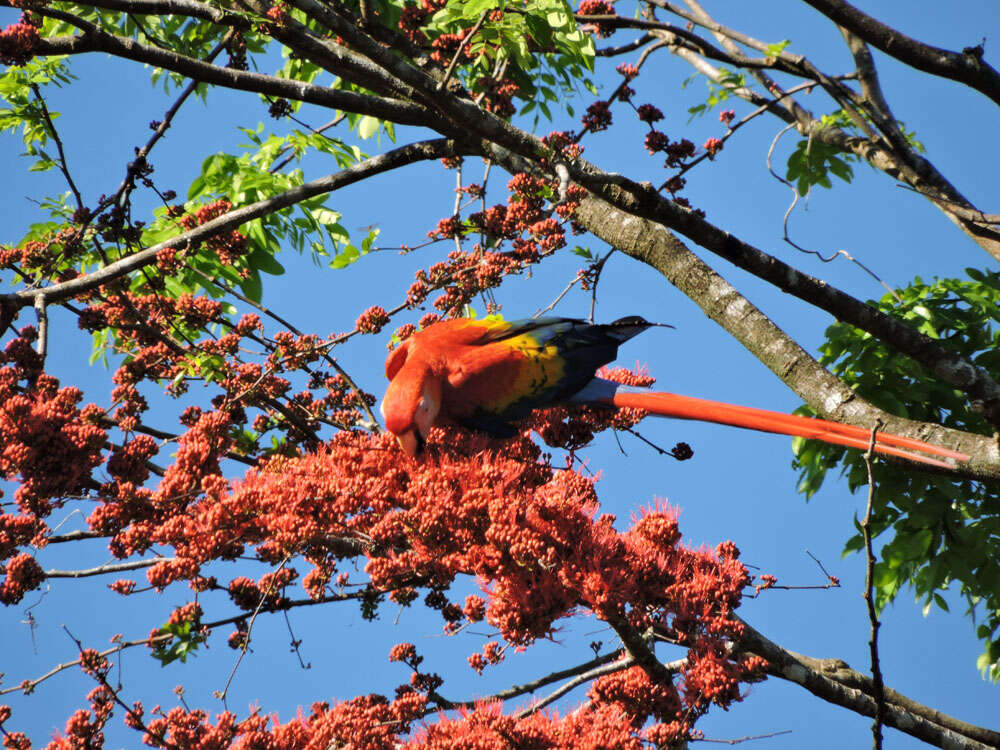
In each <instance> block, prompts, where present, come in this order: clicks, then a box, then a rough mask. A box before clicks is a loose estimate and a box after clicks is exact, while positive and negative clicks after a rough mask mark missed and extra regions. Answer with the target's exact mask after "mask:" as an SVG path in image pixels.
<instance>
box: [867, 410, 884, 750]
mask: <svg viewBox="0 0 1000 750" xmlns="http://www.w3.org/2000/svg"><path fill="white" fill-rule="evenodd" d="M880 426H881V425H880V423H878V422H876V423H875V426H874V427H872V432H871V437H870V438H869V440H868V450H867V451H865V453H864V459H865V468H866V469H867V471H868V503H867V505H866V507H865V517H864V519H863V520H862V521H861V533H862V534H863V535H864V538H865V594H864V597H865V605H866V607H867V609H868V623H869V626H870V631H869V639H868V648H869V651H870V652H871V659H872V693H873V696H872V697H873V698H874V699H875V721H873V722H872V747H873V750H882V725H883V724H884V723H885V685H884V684H883V682H882V668H881V667H880V666H879V658H878V631H879V628H880V627H881V626H882V623H881V622H879V619H878V612H877V611H876V610H875V595H874V588H875V552H874V551H873V550H872V504H873V503H874V500H875V478H874V476H873V475H872V461H873V456H874V455H875V439H876V437H877V436H878V430H879V427H880Z"/></svg>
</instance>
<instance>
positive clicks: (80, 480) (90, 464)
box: [0, 327, 107, 547]
mask: <svg viewBox="0 0 1000 750" xmlns="http://www.w3.org/2000/svg"><path fill="white" fill-rule="evenodd" d="M35 336H36V334H35V331H34V329H33V328H31V327H25V328H23V329H22V330H21V333H20V336H19V337H18V338H15V339H13V340H12V341H11V342H10V343H9V344H8V345H7V347H6V349H5V350H4V352H2V353H0V364H3V365H5V366H3V367H0V477H3V478H4V479H15V478H19V479H20V484H21V486H20V487H18V489H17V492H16V493H15V495H14V497H15V498H16V500H17V502H18V505H19V507H20V508H21V510H22V511H25V512H30V513H32V514H33V515H35V516H36V517H45V516H47V515H48V514H49V513H50V512H51V509H52V506H51V504H50V503H49V500H50V499H51V498H60V497H61V496H63V495H71V494H81V493H83V492H85V491H87V490H89V489H90V488H91V486H92V485H91V481H90V475H91V471H92V470H93V469H94V467H96V466H98V465H100V463H101V462H102V460H103V457H102V455H101V449H102V448H103V447H104V441H105V440H107V434H106V433H105V431H104V430H102V429H101V428H100V427H97V426H95V425H94V424H93V421H94V419H95V417H96V416H98V415H99V414H100V409H98V408H97V407H96V406H93V405H90V406H87V407H85V408H84V409H83V410H80V409H79V408H78V407H77V405H78V404H79V403H80V401H81V399H82V398H83V394H82V393H81V392H80V389H78V388H74V387H66V388H60V387H59V381H58V380H56V379H55V378H53V377H52V376H50V375H45V374H42V373H41V372H40V370H39V367H40V364H41V362H40V359H39V358H38V355H37V354H35V352H34V350H33V349H32V348H31V343H30V342H31V341H32V340H33V339H34V338H35ZM2 546H4V545H3V544H2V537H0V547H2Z"/></svg>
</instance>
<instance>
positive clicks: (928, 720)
mask: <svg viewBox="0 0 1000 750" xmlns="http://www.w3.org/2000/svg"><path fill="white" fill-rule="evenodd" d="M744 625H746V623H744ZM739 648H740V649H741V650H743V651H745V652H748V653H752V654H756V655H758V656H761V657H763V658H764V659H766V660H767V662H768V666H767V671H768V674H770V675H773V676H774V677H780V678H781V679H783V680H788V681H789V682H794V683H795V684H797V685H801V686H802V687H804V688H805V689H806V690H808V691H809V692H810V693H812V694H813V695H815V696H817V697H819V698H822V699H823V700H825V701H827V702H829V703H833V704H835V705H838V706H842V707H843V708H847V709H849V710H851V711H854V712H855V713H859V714H862V715H863V716H869V717H874V716H875V712H876V701H875V698H874V697H873V696H874V686H873V684H872V681H871V678H870V677H868V676H867V675H864V674H861V673H860V672H856V671H854V670H853V669H851V668H850V667H849V666H848V665H847V663H846V662H844V661H842V660H840V659H814V658H811V657H808V656H803V655H802V654H797V653H795V652H794V651H789V650H787V649H785V648H783V647H781V646H779V645H778V644H777V643H774V642H773V641H771V640H769V639H768V638H766V637H765V636H763V635H762V634H761V633H759V632H757V631H756V630H754V629H753V628H752V627H750V626H749V625H746V630H745V632H744V636H743V638H742V639H741V640H740V643H739ZM885 700H886V706H885V709H886V710H885V724H886V726H890V727H894V728H895V729H898V730H899V731H901V732H904V733H906V734H908V735H910V736H911V737H916V738H917V739H920V740H922V741H924V742H927V743H929V744H931V745H935V746H937V747H945V748H963V749H966V748H967V749H968V750H989V748H996V747H1000V732H995V731H993V730H990V729H986V728H984V727H979V726H976V725H975V724H969V723H968V722H965V721H962V720H960V719H956V718H954V717H952V716H948V715H947V714H944V713H942V712H940V711H938V710H936V709H933V708H931V707H930V706H925V705H923V704H922V703H918V702H917V701H914V700H912V699H910V698H907V697H906V696H905V695H901V694H900V693H897V692H896V691H895V690H893V689H892V688H888V687H887V688H885Z"/></svg>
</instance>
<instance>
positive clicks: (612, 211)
mask: <svg viewBox="0 0 1000 750" xmlns="http://www.w3.org/2000/svg"><path fill="white" fill-rule="evenodd" d="M630 213H632V212H628V213H626V212H625V211H623V210H622V209H619V208H616V207H614V206H611V205H610V204H608V203H607V202H605V201H603V200H600V199H598V198H595V197H588V198H586V199H585V200H584V201H583V202H582V203H581V205H580V207H579V208H578V209H577V212H576V214H575V216H574V218H575V219H576V220H577V221H578V222H580V223H581V224H582V225H583V226H585V227H586V228H587V229H588V230H589V231H590V232H592V233H594V234H595V235H597V236H598V237H600V238H601V239H603V240H604V241H605V242H608V243H609V244H611V245H613V246H615V247H617V248H619V249H620V250H622V252H624V253H626V254H627V255H629V256H631V257H633V258H635V259H636V260H640V261H642V262H643V263H646V264H647V265H649V266H652V267H653V268H655V269H656V270H658V271H659V272H660V273H662V274H663V275H664V276H665V277H666V278H667V279H668V281H670V283H672V284H673V285H674V286H676V287H677V288H678V289H679V290H680V291H681V292H683V293H684V294H686V295H687V296H688V297H690V298H691V299H692V300H693V301H694V302H695V303H696V304H697V305H698V306H699V307H701V308H702V310H703V311H704V312H705V314H706V315H708V317H710V318H711V319H712V320H714V321H715V322H717V323H718V324H719V325H721V326H722V327H723V328H724V329H725V330H727V331H728V332H729V333H730V334H732V335H733V336H734V337H735V338H736V339H737V340H738V341H739V342H740V343H741V344H743V345H744V346H745V347H746V348H747V349H748V350H749V351H750V352H751V353H752V354H753V355H754V356H756V357H757V358H758V359H759V360H760V361H761V362H762V363H763V364H764V365H766V366H767V367H768V368H769V369H770V370H771V371H772V372H774V373H775V374H776V375H777V376H778V377H779V378H780V379H781V380H782V381H784V382H785V383H786V384H787V385H788V386H789V387H790V388H791V389H792V390H793V391H795V392H796V393H797V394H798V395H799V396H800V397H801V398H802V399H803V400H804V401H805V402H806V403H808V404H809V405H810V406H812V407H813V408H815V409H816V410H817V411H818V412H820V413H821V414H822V415H824V416H826V417H828V418H831V419H835V420H838V421H843V422H847V423H849V424H856V425H859V426H870V425H871V424H873V423H874V422H875V421H876V420H877V419H882V420H883V421H884V422H885V423H886V425H887V426H888V429H889V430H890V431H891V432H895V433H897V434H903V435H910V436H912V437H918V438H920V439H923V440H928V441H930V442H934V443H939V444H941V445H948V446H950V447H953V448H956V449H958V450H962V451H963V452H965V453H969V454H970V455H972V456H973V459H972V461H970V462H969V464H967V465H963V466H961V467H959V468H958V469H957V470H958V472H959V473H965V472H968V473H969V475H970V476H975V477H978V478H990V479H996V478H1000V451H998V449H997V445H996V442H995V441H994V440H992V439H990V438H987V437H984V436H980V435H973V434H971V433H966V432H959V431H957V430H951V429H948V428H945V427H942V426H940V425H936V424H928V423H923V422H916V421H913V420H909V419H903V418H901V417H896V416H893V415H891V414H888V413H886V412H883V411H882V410H880V409H878V408H877V407H875V406H874V405H873V404H870V403H868V402H866V401H864V400H863V399H861V398H860V397H859V396H857V394H855V393H854V392H853V391H851V390H850V388H848V387H847V386H846V385H844V384H843V383H842V382H840V380H838V379H837V378H836V377H835V376H833V375H832V374H831V373H830V372H828V371H827V370H826V369H824V368H823V367H822V366H821V365H820V364H819V363H818V362H817V361H816V360H815V359H813V358H812V357H811V356H810V355H809V354H808V353H807V352H806V351H805V350H804V349H802V348H801V347H800V346H799V345H798V344H797V343H795V341H794V340H792V339H791V338H790V337H789V336H788V335H787V334H786V333H785V332H784V331H782V330H781V329H780V328H778V327H777V326H776V325H775V324H774V323H773V322H772V321H771V320H770V319H768V318H767V317H766V316H765V315H764V314H763V313H762V312H761V311H760V310H759V309H757V308H756V307H754V306H753V305H752V304H751V303H750V302H749V301H748V300H747V299H746V298H745V297H743V295H741V294H740V293H739V292H738V291H736V289H734V288H733V287H732V286H731V285H730V284H729V283H727V282H726V281H725V280H724V279H723V278H722V277H721V276H719V275H718V274H717V273H716V272H715V271H713V270H712V269H711V268H710V267H709V266H708V265H706V264H705V263H704V262H703V261H701V260H700V259H699V258H698V257H697V256H695V255H694V253H692V252H691V251H690V250H689V249H688V248H687V247H686V246H685V245H684V243H683V242H681V241H680V240H679V239H678V238H677V237H676V236H675V235H674V234H672V233H671V232H670V231H668V230H667V229H665V228H664V226H663V223H660V222H656V221H652V220H648V219H645V218H638V217H637V216H636V215H630ZM634 213H635V214H638V213H639V210H636V211H635V212H634ZM721 234H723V235H724V237H725V238H726V240H725V241H726V242H728V243H733V244H734V247H738V246H741V245H742V244H743V243H740V241H739V240H737V239H736V238H735V237H732V236H731V235H728V234H725V233H721ZM700 244H701V243H700ZM709 249H713V250H714V249H715V248H709ZM755 252H759V251H755ZM719 254H720V255H721V256H722V257H727V256H729V257H727V259H730V260H733V262H736V263H737V265H740V266H741V267H745V268H746V267H748V266H749V268H748V270H751V272H753V273H756V270H761V268H759V267H757V265H756V262H753V263H750V264H747V263H744V261H745V260H746V258H745V257H743V256H742V253H741V252H737V253H728V252H727V253H722V252H720V253H719ZM768 257H770V256H768ZM757 260H759V261H762V264H761V265H762V266H770V267H771V270H777V269H780V271H779V273H780V274H782V275H784V276H785V278H784V279H783V280H782V279H778V278H777V274H775V275H774V277H773V278H769V279H768V280H773V281H774V282H777V283H776V285H777V286H779V288H782V289H783V290H784V291H789V292H790V293H793V294H796V293H797V296H803V295H804V296H803V298H805V299H806V301H808V302H810V303H811V304H817V306H819V307H821V308H823V309H826V307H825V304H826V303H828V302H830V301H831V300H836V305H835V309H836V310H838V312H835V313H834V314H837V315H838V317H840V316H841V314H842V315H843V317H844V319H845V320H846V319H848V318H847V316H850V318H853V320H850V321H849V322H852V323H854V321H855V320H856V321H857V323H855V324H858V323H861V324H863V325H861V326H860V327H862V328H864V329H865V330H871V329H878V330H881V331H882V332H883V333H884V334H885V338H886V339H887V340H888V343H890V345H893V346H895V345H896V344H897V343H903V344H904V345H911V344H912V345H916V344H918V343H922V342H919V341H918V339H915V338H913V337H912V336H911V334H913V335H914V336H917V337H920V338H923V337H922V336H921V335H920V334H918V333H917V332H916V331H913V330H912V329H910V328H909V327H908V326H906V325H905V324H903V323H902V322H900V321H898V320H896V319H894V318H889V316H884V315H883V314H881V313H879V312H878V311H877V310H875V309H874V308H871V307H868V306H867V305H865V304H863V303H861V302H859V301H857V300H854V298H852V297H850V296H849V295H846V294H844V293H843V292H840V291H838V290H835V289H833V288H832V287H829V286H827V285H826V284H824V283H823V282H820V281H819V280H817V279H813V278H812V277H809V276H806V275H805V274H800V273H799V272H798V271H796V270H795V269H793V268H791V267H789V266H786V265H785V264H783V263H781V262H780V261H777V260H776V259H773V258H771V259H770V261H769V262H768V261H763V259H762V258H758V259H757ZM755 268H756V270H754V269H755ZM758 275H761V277H762V278H766V277H767V276H771V274H770V273H769V272H768V273H765V274H758ZM786 282H787V283H786ZM786 287H788V288H786ZM807 287H808V288H809V289H810V291H809V292H805V291H804V290H805V289H806V288H807ZM793 290H794V291H793ZM813 293H815V298H812V297H813ZM883 318H885V319H884V320H883ZM872 332H873V333H874V331H872ZM875 335H880V334H879V333H876V334H875ZM880 337H882V336H881V335H880ZM930 366H931V368H933V360H932V361H931V363H930ZM969 367H971V365H969ZM957 369H958V370H962V369H963V368H962V367H958V368H957ZM942 372H950V374H951V375H954V374H955V373H954V372H951V371H947V370H943V371H942ZM937 374H938V376H939V377H942V375H941V373H937ZM986 377H987V378H988V375H987V376H986ZM979 385H980V386H982V383H980V384H979ZM993 387H995V384H994V386H993Z"/></svg>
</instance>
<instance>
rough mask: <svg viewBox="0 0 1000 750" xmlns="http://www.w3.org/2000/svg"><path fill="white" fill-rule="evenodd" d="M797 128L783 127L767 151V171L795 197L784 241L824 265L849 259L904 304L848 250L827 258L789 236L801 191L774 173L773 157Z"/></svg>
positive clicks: (784, 227)
mask: <svg viewBox="0 0 1000 750" xmlns="http://www.w3.org/2000/svg"><path fill="white" fill-rule="evenodd" d="M795 126H796V123H791V124H789V125H786V126H785V127H783V128H782V129H781V130H780V131H778V134H777V135H776V136H774V140H773V141H771V147H770V148H769V149H768V150H767V171H768V172H770V173H771V175H772V176H773V177H774V179H776V180H777V181H778V182H780V183H782V184H783V185H786V186H787V187H788V188H789V189H791V191H792V195H793V197H792V202H791V204H789V206H788V208H787V209H786V210H785V217H784V219H783V220H782V223H781V231H782V234H783V237H782V239H783V240H784V241H785V242H787V243H788V244H789V245H791V246H792V247H794V248H795V249H796V250H798V251H799V252H800V253H806V254H807V255H815V256H816V257H817V258H819V259H820V260H821V261H823V262H824V263H830V262H831V261H834V260H836V259H837V258H838V257H839V256H843V257H845V258H847V260H849V261H851V263H853V264H854V265H856V266H857V267H858V268H860V269H861V270H862V271H864V272H865V273H867V274H868V275H869V276H871V277H872V278H873V279H875V281H877V282H878V283H879V284H881V285H882V287H883V288H884V289H885V290H886V291H887V292H889V294H891V295H892V296H893V297H895V298H896V301H897V302H899V303H900V304H902V303H903V300H902V298H900V296H899V294H897V293H896V290H895V289H893V288H892V287H891V286H889V285H888V284H886V283H885V282H884V281H883V280H882V278H881V277H880V276H879V275H878V274H877V273H875V272H874V271H873V270H872V269H870V268H869V267H868V266H866V265H865V264H864V263H862V262H861V261H860V260H858V259H857V258H855V257H854V256H853V255H851V254H850V253H849V252H847V251H846V250H837V251H836V252H835V253H833V255H831V256H830V257H826V256H824V255H823V253H821V252H819V251H818V250H810V249H808V248H805V247H802V246H801V245H799V244H797V243H796V242H795V241H794V240H792V238H791V237H790V236H789V234H788V219H789V217H790V216H791V214H792V211H793V210H794V208H795V206H796V205H798V202H799V190H798V188H797V187H795V186H794V185H793V184H792V183H790V182H789V181H788V180H786V179H785V178H784V177H782V176H781V175H779V174H778V173H777V172H775V171H774V169H773V168H772V167H771V157H772V156H773V155H774V149H775V147H776V146H777V145H778V141H779V140H781V137H782V136H783V135H784V134H785V133H787V132H788V131H789V130H791V129H792V128H794V127H795Z"/></svg>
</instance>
